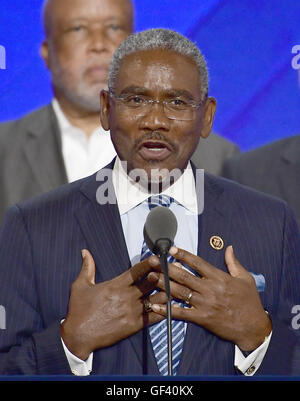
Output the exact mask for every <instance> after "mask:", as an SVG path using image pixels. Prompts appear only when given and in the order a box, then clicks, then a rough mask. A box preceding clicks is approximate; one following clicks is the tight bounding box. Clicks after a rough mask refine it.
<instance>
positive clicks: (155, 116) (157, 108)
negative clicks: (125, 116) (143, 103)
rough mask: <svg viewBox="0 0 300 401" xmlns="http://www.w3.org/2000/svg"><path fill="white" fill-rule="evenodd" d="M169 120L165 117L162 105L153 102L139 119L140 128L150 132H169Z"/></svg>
mask: <svg viewBox="0 0 300 401" xmlns="http://www.w3.org/2000/svg"><path fill="white" fill-rule="evenodd" d="M170 123H171V120H170V119H169V118H168V117H167V116H166V114H165V111H164V105H163V104H162V103H161V102H158V101H156V102H153V103H152V104H151V107H150V109H149V111H148V112H147V113H146V114H145V115H144V116H143V117H141V118H140V128H142V129H149V130H151V131H157V130H164V131H169V129H170Z"/></svg>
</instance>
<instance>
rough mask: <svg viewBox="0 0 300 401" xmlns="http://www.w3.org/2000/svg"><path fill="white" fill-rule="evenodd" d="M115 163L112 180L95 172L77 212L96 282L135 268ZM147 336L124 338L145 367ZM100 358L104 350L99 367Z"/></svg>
mask: <svg viewBox="0 0 300 401" xmlns="http://www.w3.org/2000/svg"><path fill="white" fill-rule="evenodd" d="M112 166H113V163H111V164H110V165H109V166H108V168H107V171H108V181H107V182H106V183H104V182H99V181H96V176H95V175H94V176H93V177H94V179H92V180H89V181H88V182H87V183H86V184H84V186H83V187H82V188H81V192H82V194H83V196H85V197H86V198H87V200H86V204H85V206H84V207H81V208H80V209H78V210H77V212H76V218H77V220H78V223H79V225H80V227H81V230H82V232H83V235H84V237H85V239H86V242H87V246H88V249H89V250H90V252H91V253H92V255H93V257H94V260H95V264H96V282H102V281H107V280H111V279H113V278H114V277H116V276H119V275H120V274H121V273H123V272H124V271H126V270H127V269H129V268H130V267H131V262H130V258H129V254H128V250H127V246H126V241H125V238H124V233H123V229H122V223H121V219H120V214H119V209H118V205H117V204H116V201H115V192H114V189H113V185H112V181H111V180H110V179H111V171H112V170H111V169H112ZM109 171H110V172H109ZM109 182H110V183H109ZM102 185H105V186H106V188H107V191H111V192H110V203H107V204H104V205H99V204H98V203H97V200H96V194H97V193H98V194H99V189H100V190H101V186H102ZM113 202H115V203H113ZM100 250H101V252H100ZM146 336H147V334H146V333H145V331H143V330H141V331H140V332H138V333H136V334H135V335H132V336H131V337H129V338H128V339H125V340H124V341H128V344H130V346H132V348H133V351H134V352H135V353H136V356H137V359H138V360H139V362H140V364H141V367H142V366H144V367H145V366H146V365H148V363H149V361H145V358H144V356H145V355H149V352H142V350H143V349H144V350H145V347H147V338H146ZM98 357H99V358H100V353H99V355H98V353H97V352H95V366H97V359H98ZM150 363H152V361H150Z"/></svg>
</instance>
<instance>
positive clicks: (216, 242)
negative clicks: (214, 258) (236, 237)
mask: <svg viewBox="0 0 300 401" xmlns="http://www.w3.org/2000/svg"><path fill="white" fill-rule="evenodd" d="M209 243H210V246H211V247H212V248H214V249H215V250H216V251H220V250H221V249H223V248H224V241H223V240H222V238H221V237H218V236H217V235H213V236H212V237H211V238H210V240H209Z"/></svg>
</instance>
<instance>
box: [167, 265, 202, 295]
mask: <svg viewBox="0 0 300 401" xmlns="http://www.w3.org/2000/svg"><path fill="white" fill-rule="evenodd" d="M169 276H170V278H171V279H172V280H174V281H176V282H177V283H179V284H182V285H184V286H185V287H188V288H190V289H192V290H194V291H197V292H199V293H201V292H203V290H204V288H205V285H206V283H204V282H203V280H202V279H201V278H199V277H197V276H194V275H193V274H192V273H190V272H189V271H188V270H186V269H184V268H183V267H182V265H180V264H178V263H170V264H169Z"/></svg>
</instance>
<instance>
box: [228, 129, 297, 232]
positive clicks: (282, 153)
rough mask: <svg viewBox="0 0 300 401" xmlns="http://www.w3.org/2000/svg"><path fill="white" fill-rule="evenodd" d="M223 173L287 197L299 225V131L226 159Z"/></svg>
mask: <svg viewBox="0 0 300 401" xmlns="http://www.w3.org/2000/svg"><path fill="white" fill-rule="evenodd" d="M223 175H224V176H225V177H227V178H230V179H232V180H234V181H237V182H239V183H241V184H244V185H248V186H249V187H252V188H255V189H257V190H259V191H262V192H265V193H268V194H271V195H274V196H278V197H279V198H281V199H284V200H285V201H286V202H287V203H288V204H289V205H290V206H291V207H292V209H293V210H294V212H295V214H296V218H297V222H298V225H299V227H300V181H299V176H300V135H295V136H292V137H289V138H285V139H281V140H277V141H275V142H272V143H270V144H268V145H264V146H262V147H260V148H258V149H254V150H252V151H249V152H246V153H244V154H243V155H240V156H237V157H234V158H233V159H232V160H229V161H227V162H226V163H225V166H224V170H223Z"/></svg>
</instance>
